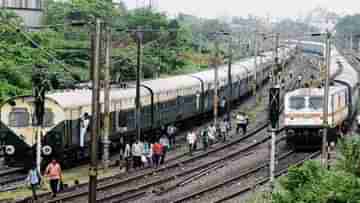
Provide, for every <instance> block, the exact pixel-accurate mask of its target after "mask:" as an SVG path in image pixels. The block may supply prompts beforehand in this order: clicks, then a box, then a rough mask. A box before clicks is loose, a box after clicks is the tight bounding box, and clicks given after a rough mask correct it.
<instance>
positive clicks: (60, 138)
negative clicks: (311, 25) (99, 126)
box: [0, 46, 294, 167]
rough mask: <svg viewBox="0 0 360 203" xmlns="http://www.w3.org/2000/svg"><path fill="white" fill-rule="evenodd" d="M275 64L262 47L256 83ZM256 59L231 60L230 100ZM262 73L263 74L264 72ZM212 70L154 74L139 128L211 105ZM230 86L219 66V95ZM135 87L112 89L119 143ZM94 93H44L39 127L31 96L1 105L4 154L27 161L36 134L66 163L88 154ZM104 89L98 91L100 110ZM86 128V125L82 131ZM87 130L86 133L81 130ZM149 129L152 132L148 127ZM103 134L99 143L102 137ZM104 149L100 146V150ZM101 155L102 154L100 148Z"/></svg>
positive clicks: (286, 51)
mask: <svg viewBox="0 0 360 203" xmlns="http://www.w3.org/2000/svg"><path fill="white" fill-rule="evenodd" d="M293 50H294V46H291V47H289V48H282V49H280V51H279V52H280V53H279V56H280V57H279V58H280V61H281V62H285V61H287V60H289V58H290V56H291V55H292V54H293ZM272 64H273V58H272V53H271V52H266V53H264V57H263V60H262V63H261V64H259V68H258V69H257V71H258V73H257V74H258V75H259V77H257V78H258V80H257V84H258V85H261V83H262V82H263V81H265V80H267V78H268V76H269V72H270V67H271V66H272ZM254 71H255V69H254V60H253V59H252V58H248V59H245V60H243V61H240V62H238V63H235V64H233V66H232V73H231V78H232V87H233V88H232V90H233V91H232V92H231V97H230V98H231V100H232V101H234V100H237V99H239V98H240V97H242V96H244V95H247V94H249V92H250V90H251V86H252V84H253V83H254V82H255V81H254V74H255V72H254ZM260 76H261V77H260ZM214 86H215V85H214V72H213V70H207V71H202V72H199V73H195V74H186V75H179V76H173V77H169V78H164V79H157V80H150V81H145V82H142V84H141V98H140V103H141V115H142V116H141V126H140V127H141V128H142V132H144V134H147V132H152V131H153V130H155V129H158V128H159V127H160V126H163V125H167V124H169V123H174V122H182V121H185V120H189V119H190V118H193V117H195V116H199V115H201V114H205V113H207V112H209V111H211V110H212V105H213V95H214ZM228 91H229V87H228V76H227V67H226V66H222V67H220V68H219V95H220V97H224V96H226V95H227V93H228ZM135 95H136V91H135V88H133V87H130V88H126V89H123V88H111V90H110V111H111V115H110V120H111V125H110V131H111V135H110V139H111V143H112V144H111V148H112V149H116V148H117V147H118V143H119V142H120V138H122V137H124V136H127V137H129V136H131V135H133V134H134V132H135ZM91 96H92V92H91V90H89V89H78V90H69V91H62V92H54V93H49V94H47V95H46V99H45V118H44V123H43V127H42V129H41V132H36V130H37V129H36V128H35V127H34V126H33V125H32V123H33V118H34V98H33V96H18V97H14V98H11V99H9V100H7V101H5V102H4V103H2V104H1V105H0V121H1V122H0V142H1V143H2V144H3V145H4V146H5V160H6V163H7V164H8V165H10V166H13V165H22V166H29V164H31V161H34V159H33V157H35V156H34V154H35V149H36V134H40V133H41V134H42V146H43V147H42V156H43V158H44V159H45V160H46V159H49V158H51V157H53V156H56V157H57V158H58V159H59V160H60V161H61V162H62V163H63V164H64V166H67V167H69V166H71V165H72V163H77V162H78V161H79V160H83V159H87V158H88V151H89V150H88V148H89V139H90V134H89V130H86V127H87V126H84V123H87V124H88V126H90V125H91V123H89V122H90V121H89V122H84V120H86V119H87V120H91V119H90V118H91ZM103 99H104V95H103V92H101V93H100V103H101V108H100V109H101V111H102V112H103V111H104V102H103ZM101 120H102V119H101ZM84 128H85V131H84ZM82 132H84V133H82ZM148 135H153V133H149V134H148ZM100 139H101V138H100V136H99V146H101V145H100V143H101V140H100ZM99 151H101V150H99ZM99 156H100V154H99Z"/></svg>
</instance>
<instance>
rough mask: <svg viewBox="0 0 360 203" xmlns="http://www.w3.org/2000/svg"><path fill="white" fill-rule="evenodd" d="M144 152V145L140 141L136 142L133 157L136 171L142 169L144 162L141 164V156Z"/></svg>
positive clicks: (132, 150) (133, 147)
mask: <svg viewBox="0 0 360 203" xmlns="http://www.w3.org/2000/svg"><path fill="white" fill-rule="evenodd" d="M143 151H144V145H143V143H142V142H140V141H139V140H136V142H135V143H134V144H133V145H132V149H131V152H132V156H133V163H134V169H137V168H141V165H142V162H141V155H142V154H143Z"/></svg>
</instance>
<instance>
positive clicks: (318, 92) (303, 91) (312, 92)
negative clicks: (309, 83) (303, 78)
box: [286, 86, 346, 97]
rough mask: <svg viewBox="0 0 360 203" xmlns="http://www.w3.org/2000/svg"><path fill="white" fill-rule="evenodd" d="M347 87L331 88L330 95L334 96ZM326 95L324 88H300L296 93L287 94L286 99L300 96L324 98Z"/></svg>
mask: <svg viewBox="0 0 360 203" xmlns="http://www.w3.org/2000/svg"><path fill="white" fill-rule="evenodd" d="M344 89H346V87H344V86H330V88H329V94H330V95H331V94H334V93H335V92H337V91H340V90H344ZM323 95H324V88H299V89H296V90H294V91H291V92H288V93H286V97H291V96H299V97H306V96H323Z"/></svg>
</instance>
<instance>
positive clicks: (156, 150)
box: [152, 141, 163, 168]
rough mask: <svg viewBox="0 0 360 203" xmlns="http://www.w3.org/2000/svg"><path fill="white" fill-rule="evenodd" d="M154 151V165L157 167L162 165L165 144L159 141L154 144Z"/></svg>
mask: <svg viewBox="0 0 360 203" xmlns="http://www.w3.org/2000/svg"><path fill="white" fill-rule="evenodd" d="M152 151H153V166H154V167H155V168H157V167H158V166H159V165H160V157H161V154H162V152H163V146H162V144H160V143H159V142H158V141H156V142H155V143H154V144H153V145H152Z"/></svg>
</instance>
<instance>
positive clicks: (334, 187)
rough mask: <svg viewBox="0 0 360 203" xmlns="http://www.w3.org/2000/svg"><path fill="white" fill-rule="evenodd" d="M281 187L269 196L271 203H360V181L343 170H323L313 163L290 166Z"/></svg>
mask: <svg viewBox="0 0 360 203" xmlns="http://www.w3.org/2000/svg"><path fill="white" fill-rule="evenodd" d="M280 185H281V189H279V190H278V191H276V192H275V193H274V194H273V196H272V198H273V202H274V203H297V202H302V203H314V202H316V203H335V202H336V203H359V202H360V190H359V187H360V180H359V178H357V177H356V176H354V175H353V174H351V173H348V172H346V171H341V170H330V171H329V170H326V169H324V168H323V167H321V165H320V164H319V163H318V162H316V161H308V162H306V163H305V164H304V165H303V166H301V167H291V168H290V169H289V172H288V175H287V176H286V177H282V178H281V179H280Z"/></svg>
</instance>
